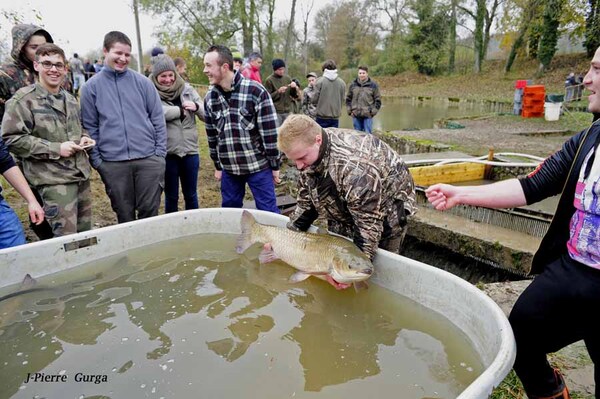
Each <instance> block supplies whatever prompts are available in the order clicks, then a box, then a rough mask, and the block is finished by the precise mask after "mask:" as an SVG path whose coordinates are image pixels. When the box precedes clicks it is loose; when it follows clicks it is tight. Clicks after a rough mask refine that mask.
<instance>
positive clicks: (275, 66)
mask: <svg viewBox="0 0 600 399" xmlns="http://www.w3.org/2000/svg"><path fill="white" fill-rule="evenodd" d="M271 64H272V65H273V70H274V71H276V70H278V69H279V68H285V61H283V60H282V59H281V58H275V59H274V60H273V62H272V63H271Z"/></svg>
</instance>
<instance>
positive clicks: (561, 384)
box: [527, 369, 571, 399]
mask: <svg viewBox="0 0 600 399" xmlns="http://www.w3.org/2000/svg"><path fill="white" fill-rule="evenodd" d="M554 378H555V379H556V384H557V385H558V388H557V389H556V391H555V393H553V394H550V395H548V396H537V395H530V394H527V397H529V399H571V395H569V390H568V389H567V384H565V380H564V378H563V376H562V374H561V373H560V371H558V369H554Z"/></svg>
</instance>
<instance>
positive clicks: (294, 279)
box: [289, 272, 310, 283]
mask: <svg viewBox="0 0 600 399" xmlns="http://www.w3.org/2000/svg"><path fill="white" fill-rule="evenodd" d="M309 277H310V274H308V273H304V272H296V273H294V274H292V276H291V277H290V279H289V282H290V283H299V282H300V281H304V280H306V279H307V278H309Z"/></svg>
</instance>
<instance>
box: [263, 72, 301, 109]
mask: <svg viewBox="0 0 600 399" xmlns="http://www.w3.org/2000/svg"><path fill="white" fill-rule="evenodd" d="M290 83H292V78H290V77H289V76H288V75H283V76H277V75H275V74H272V75H270V76H269V77H268V78H267V79H266V80H265V89H267V91H268V92H269V94H270V95H271V99H272V100H273V105H275V111H277V113H278V114H287V113H289V112H290V111H291V110H292V101H293V100H294V99H297V98H299V97H300V96H299V94H298V90H296V89H291V88H290V87H289V85H290ZM283 86H288V88H287V90H286V91H285V92H284V93H279V92H278V91H277V90H278V89H279V88H280V87H283Z"/></svg>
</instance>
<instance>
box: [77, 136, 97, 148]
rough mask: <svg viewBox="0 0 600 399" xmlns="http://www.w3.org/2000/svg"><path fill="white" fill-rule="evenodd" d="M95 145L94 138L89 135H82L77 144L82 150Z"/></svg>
mask: <svg viewBox="0 0 600 399" xmlns="http://www.w3.org/2000/svg"><path fill="white" fill-rule="evenodd" d="M95 145H96V140H94V139H92V138H91V137H87V136H83V137H82V138H81V140H79V146H80V147H81V148H83V149H84V150H85V149H87V148H91V147H93V146H95Z"/></svg>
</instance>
